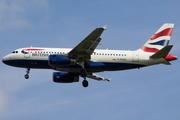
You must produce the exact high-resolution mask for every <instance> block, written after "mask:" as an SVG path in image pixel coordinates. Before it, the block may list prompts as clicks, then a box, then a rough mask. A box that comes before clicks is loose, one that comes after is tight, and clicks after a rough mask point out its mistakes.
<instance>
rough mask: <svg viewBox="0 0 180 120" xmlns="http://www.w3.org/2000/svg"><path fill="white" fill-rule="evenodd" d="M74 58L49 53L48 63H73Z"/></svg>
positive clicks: (74, 62)
mask: <svg viewBox="0 0 180 120" xmlns="http://www.w3.org/2000/svg"><path fill="white" fill-rule="evenodd" d="M76 63H77V62H76V59H72V58H69V57H68V56H64V55H49V65H60V66H61V65H62V66H63V65H75V64H76Z"/></svg>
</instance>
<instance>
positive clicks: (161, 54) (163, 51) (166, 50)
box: [150, 45, 173, 58]
mask: <svg viewBox="0 0 180 120" xmlns="http://www.w3.org/2000/svg"><path fill="white" fill-rule="evenodd" d="M172 47H173V45H168V46H165V47H164V48H162V49H161V50H159V51H158V52H156V53H154V54H153V55H152V56H151V57H150V58H163V57H166V56H167V55H168V53H169V52H170V50H171V48H172Z"/></svg>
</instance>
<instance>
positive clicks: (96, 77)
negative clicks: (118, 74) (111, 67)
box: [87, 73, 111, 82]
mask: <svg viewBox="0 0 180 120" xmlns="http://www.w3.org/2000/svg"><path fill="white" fill-rule="evenodd" d="M87 77H88V78H91V79H95V80H98V81H100V80H102V81H108V82H111V78H110V79H107V78H104V77H101V76H99V75H96V74H94V73H92V74H89V73H88V74H87Z"/></svg>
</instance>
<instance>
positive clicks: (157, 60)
mask: <svg viewBox="0 0 180 120" xmlns="http://www.w3.org/2000/svg"><path fill="white" fill-rule="evenodd" d="M106 27H107V25H106V26H104V27H100V28H96V29H95V30H94V31H92V32H91V33H90V34H89V35H88V36H87V37H86V38H85V39H84V40H82V41H81V42H80V43H79V44H78V45H77V46H76V47H74V48H73V49H69V48H42V47H27V48H20V49H16V50H14V51H13V52H12V53H11V54H8V55H7V56H5V57H4V58H3V59H2V62H3V63H4V64H7V65H10V66H14V67H21V68H26V69H27V71H26V74H25V78H26V79H28V78H29V72H30V69H53V70H56V72H54V73H53V81H54V82H57V83H72V82H79V77H83V78H84V80H83V82H82V85H83V87H87V86H88V84H89V83H88V81H87V80H86V78H91V79H95V80H98V81H100V80H102V81H109V82H110V81H111V79H107V78H104V77H101V76H99V75H96V74H94V73H97V72H104V71H118V70H127V69H135V68H141V67H146V66H151V65H156V64H165V65H171V63H170V61H173V60H176V59H177V56H175V55H171V54H169V52H170V50H171V48H172V47H173V45H169V41H170V38H171V34H172V31H173V27H174V24H172V23H165V24H163V25H162V26H161V27H160V28H159V29H158V31H157V32H155V34H154V35H153V36H152V37H151V38H150V39H149V40H148V41H147V42H146V43H145V44H144V45H143V46H142V47H141V48H139V49H137V50H135V51H130V50H128V51H125V50H108V49H96V47H97V45H99V44H101V43H100V41H101V37H100V36H101V34H102V33H103V31H104V30H106Z"/></svg>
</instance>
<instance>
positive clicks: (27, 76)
mask: <svg viewBox="0 0 180 120" xmlns="http://www.w3.org/2000/svg"><path fill="white" fill-rule="evenodd" d="M26 72H27V74H25V76H24V77H25V78H26V79H28V78H29V72H30V68H27V71H26Z"/></svg>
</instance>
